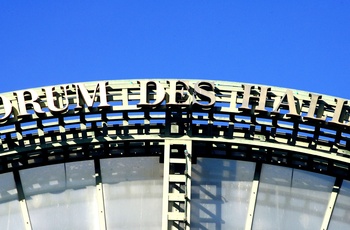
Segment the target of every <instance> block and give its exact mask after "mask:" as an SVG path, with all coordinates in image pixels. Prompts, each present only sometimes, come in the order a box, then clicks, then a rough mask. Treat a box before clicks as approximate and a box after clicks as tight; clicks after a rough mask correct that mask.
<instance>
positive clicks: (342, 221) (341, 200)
mask: <svg viewBox="0 0 350 230" xmlns="http://www.w3.org/2000/svg"><path fill="white" fill-rule="evenodd" d="M328 229H335V230H338V229H350V182H349V181H346V180H344V181H343V184H342V186H341V189H340V192H339V195H338V198H337V202H336V203H335V207H334V210H333V214H332V218H331V222H330V223H329V228H328Z"/></svg>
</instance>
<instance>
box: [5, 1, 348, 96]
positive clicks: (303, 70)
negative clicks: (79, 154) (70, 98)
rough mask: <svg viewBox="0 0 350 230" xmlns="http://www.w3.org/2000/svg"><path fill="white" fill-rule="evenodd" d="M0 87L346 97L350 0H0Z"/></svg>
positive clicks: (6, 89)
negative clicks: (238, 88)
mask: <svg viewBox="0 0 350 230" xmlns="http://www.w3.org/2000/svg"><path fill="white" fill-rule="evenodd" d="M0 32H1V34H0V35H1V36H0V92H7V91H14V90H18V89H24V88H32V87H40V86H47V85H56V84H63V83H72V82H84V81H95V80H118V79H139V78H141V79H144V78H167V79H169V78H176V79H180V78H184V79H189V78H196V79H212V80H227V81H238V82H248V83H255V84H264V85H272V86H279V87H287V88H294V89H300V90H305V91H310V92H318V93H322V94H328V95H333V96H339V97H344V98H348V99H350V91H349V90H348V89H349V87H350V1H338V0H332V1H331V0H328V1H322V0H321V1H320V0H317V1H316V0H315V1H301V0H300V1H228V0H227V1H219V0H216V1H20V0H18V1H8V0H0Z"/></svg>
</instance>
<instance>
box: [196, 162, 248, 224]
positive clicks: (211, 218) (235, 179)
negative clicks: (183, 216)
mask: <svg viewBox="0 0 350 230" xmlns="http://www.w3.org/2000/svg"><path fill="white" fill-rule="evenodd" d="M254 171H255V163H252V162H244V161H234V160H222V159H208V158H198V159H197V163H196V164H193V165H192V201H191V229H221V230H225V229H230V230H231V229H244V225H245V220H246V215H247V211H248V204H249V198H250V191H251V186H252V180H253V177H254Z"/></svg>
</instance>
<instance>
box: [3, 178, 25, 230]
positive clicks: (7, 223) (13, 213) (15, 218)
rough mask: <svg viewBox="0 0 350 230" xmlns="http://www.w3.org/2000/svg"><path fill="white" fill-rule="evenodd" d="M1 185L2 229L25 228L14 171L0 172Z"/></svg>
mask: <svg viewBox="0 0 350 230" xmlns="http://www.w3.org/2000/svg"><path fill="white" fill-rule="evenodd" d="M0 185H1V186H0V229H16V230H17V229H24V220H23V217H22V213H21V207H20V204H19V201H18V194H17V189H16V183H15V180H14V179H13V175H12V173H4V174H0Z"/></svg>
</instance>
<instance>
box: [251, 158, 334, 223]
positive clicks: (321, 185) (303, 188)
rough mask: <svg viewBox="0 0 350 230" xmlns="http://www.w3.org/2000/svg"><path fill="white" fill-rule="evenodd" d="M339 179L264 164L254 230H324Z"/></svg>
mask: <svg viewBox="0 0 350 230" xmlns="http://www.w3.org/2000/svg"><path fill="white" fill-rule="evenodd" d="M334 181H335V178H333V177H329V176H325V175H321V174H316V173H312V172H307V171H303V170H297V169H291V168H285V167H280V166H273V165H267V164H264V165H263V167H262V172H261V175H260V185H259V191H258V199H257V203H256V209H255V215H254V221H253V229H261V230H265V229H293V230H294V229H320V227H321V223H322V219H323V217H324V214H325V211H326V208H327V204H328V200H329V197H330V194H331V191H332V188H333V185H334Z"/></svg>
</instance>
